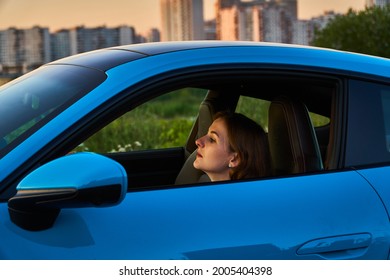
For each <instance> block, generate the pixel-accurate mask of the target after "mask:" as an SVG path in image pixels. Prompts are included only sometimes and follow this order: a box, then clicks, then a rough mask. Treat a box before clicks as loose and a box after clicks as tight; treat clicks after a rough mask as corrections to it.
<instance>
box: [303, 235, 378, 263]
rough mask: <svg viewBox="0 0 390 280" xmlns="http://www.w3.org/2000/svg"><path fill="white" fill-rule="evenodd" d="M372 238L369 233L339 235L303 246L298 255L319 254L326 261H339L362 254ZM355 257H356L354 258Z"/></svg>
mask: <svg viewBox="0 0 390 280" xmlns="http://www.w3.org/2000/svg"><path fill="white" fill-rule="evenodd" d="M371 241H372V237H371V234H369V233H359V234H351V235H341V236H334V237H327V238H320V239H316V240H312V241H309V242H307V243H305V244H303V245H302V246H301V247H300V248H299V249H298V250H297V254H298V255H309V254H320V255H322V256H323V257H324V258H328V259H336V258H337V259H340V258H343V257H348V258H350V257H352V256H353V253H352V251H351V250H354V251H355V253H359V252H360V253H359V254H361V253H362V250H363V251H365V249H366V248H368V246H369V245H370V244H371ZM355 257H356V256H355Z"/></svg>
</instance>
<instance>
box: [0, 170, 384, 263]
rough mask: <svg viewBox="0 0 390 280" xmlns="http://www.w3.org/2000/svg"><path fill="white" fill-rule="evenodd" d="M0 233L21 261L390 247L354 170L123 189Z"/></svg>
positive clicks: (354, 252)
mask: <svg viewBox="0 0 390 280" xmlns="http://www.w3.org/2000/svg"><path fill="white" fill-rule="evenodd" d="M362 198H364V201H362ZM276 205H283V207H280V206H279V207H275V206H276ZM0 209H1V210H0V215H1V216H2V217H4V216H6V215H7V209H6V205H5V204H2V205H1V208H0ZM286 209H288V211H286ZM374 215H375V217H376V219H372V218H371V217H373V216H374ZM107 224H110V226H109V227H107V226H106V225H107ZM0 232H2V233H4V234H5V236H7V237H10V238H13V239H12V240H10V239H7V240H6V239H2V240H1V241H0V244H1V245H0V248H1V254H0V257H1V258H6V259H18V258H20V257H21V256H20V254H19V250H22V249H23V248H28V250H24V253H23V258H26V259H42V258H47V257H48V256H50V258H51V259H279V258H280V257H281V256H282V257H283V258H287V259H366V258H368V259H372V258H387V257H388V253H389V244H390V243H389V238H390V236H389V232H390V229H389V223H388V216H387V213H386V211H385V209H384V207H383V205H382V203H381V201H380V199H379V197H378V196H377V194H376V193H375V192H374V191H373V190H372V188H371V186H369V184H368V183H367V182H366V181H365V180H364V179H363V178H362V177H361V176H360V175H359V174H357V173H356V172H354V171H347V172H342V173H341V174H340V173H331V174H326V175H324V174H318V175H308V176H303V177H290V178H281V179H276V180H262V181H257V182H256V181H255V182H241V183H234V184H217V185H214V186H208V185H204V186H199V187H190V188H176V189H166V190H155V191H144V192H134V193H128V194H127V196H126V198H125V200H124V201H123V202H122V203H121V204H120V205H118V206H115V207H111V208H105V209H104V211H102V210H101V209H92V208H85V209H77V210H75V209H70V210H62V212H61V213H60V215H59V218H58V220H57V221H56V224H55V226H54V227H53V228H51V229H48V230H45V231H41V232H30V231H25V230H22V229H20V228H18V227H17V226H16V225H14V224H12V223H11V222H10V221H9V220H5V221H3V222H2V223H1V224H0ZM362 237H364V238H363V241H364V242H361V244H359V246H357V248H356V240H360V241H361V240H362ZM322 239H324V240H327V241H328V242H327V243H328V245H327V246H328V247H327V248H326V249H325V250H324V249H323V248H322V250H323V251H313V248H311V251H308V250H307V247H317V249H318V247H319V246H318V243H320V244H322V247H323V246H324V245H323V244H324V243H325V242H319V241H318V240H322ZM329 240H332V242H329ZM313 242H316V244H317V245H310V244H313ZM10 243H12V244H14V245H13V246H6V245H7V244H10ZM340 243H342V244H344V245H345V244H348V246H347V247H345V246H344V247H342V248H343V249H342V250H341V249H340ZM301 247H303V248H301ZM298 251H299V254H297V252H298ZM316 252H317V253H316Z"/></svg>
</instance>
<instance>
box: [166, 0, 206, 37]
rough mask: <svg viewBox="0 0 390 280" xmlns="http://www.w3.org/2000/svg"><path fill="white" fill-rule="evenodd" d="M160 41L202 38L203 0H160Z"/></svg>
mask: <svg viewBox="0 0 390 280" xmlns="http://www.w3.org/2000/svg"><path fill="white" fill-rule="evenodd" d="M160 5H161V20H162V23H161V27H162V30H161V39H162V41H185V40H203V39H204V38H205V36H204V29H203V26H204V19H203V0H160Z"/></svg>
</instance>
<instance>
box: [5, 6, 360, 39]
mask: <svg viewBox="0 0 390 280" xmlns="http://www.w3.org/2000/svg"><path fill="white" fill-rule="evenodd" d="M215 1H216V0H203V2H204V17H205V19H211V18H214V14H215V9H214V3H215ZM364 6H365V0H298V17H299V18H300V19H309V18H311V17H315V16H320V15H322V14H323V13H324V11H329V10H333V11H335V12H339V13H345V12H347V11H348V9H349V8H352V9H353V10H355V11H359V10H363V9H364ZM160 22H161V18H160V0H0V30H1V29H7V28H9V27H16V28H21V29H23V28H31V27H32V26H35V25H39V26H41V27H48V28H49V29H50V31H51V32H54V31H56V30H59V29H61V28H72V27H75V26H80V25H84V26H85V27H96V26H103V25H105V26H107V27H117V26H119V25H129V26H133V27H134V28H135V30H136V32H137V33H141V34H144V33H145V32H146V31H148V30H150V29H151V28H160Z"/></svg>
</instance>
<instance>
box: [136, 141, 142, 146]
mask: <svg viewBox="0 0 390 280" xmlns="http://www.w3.org/2000/svg"><path fill="white" fill-rule="evenodd" d="M134 145H136V146H137V147H141V146H142V144H141V142H139V141H135V142H134Z"/></svg>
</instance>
